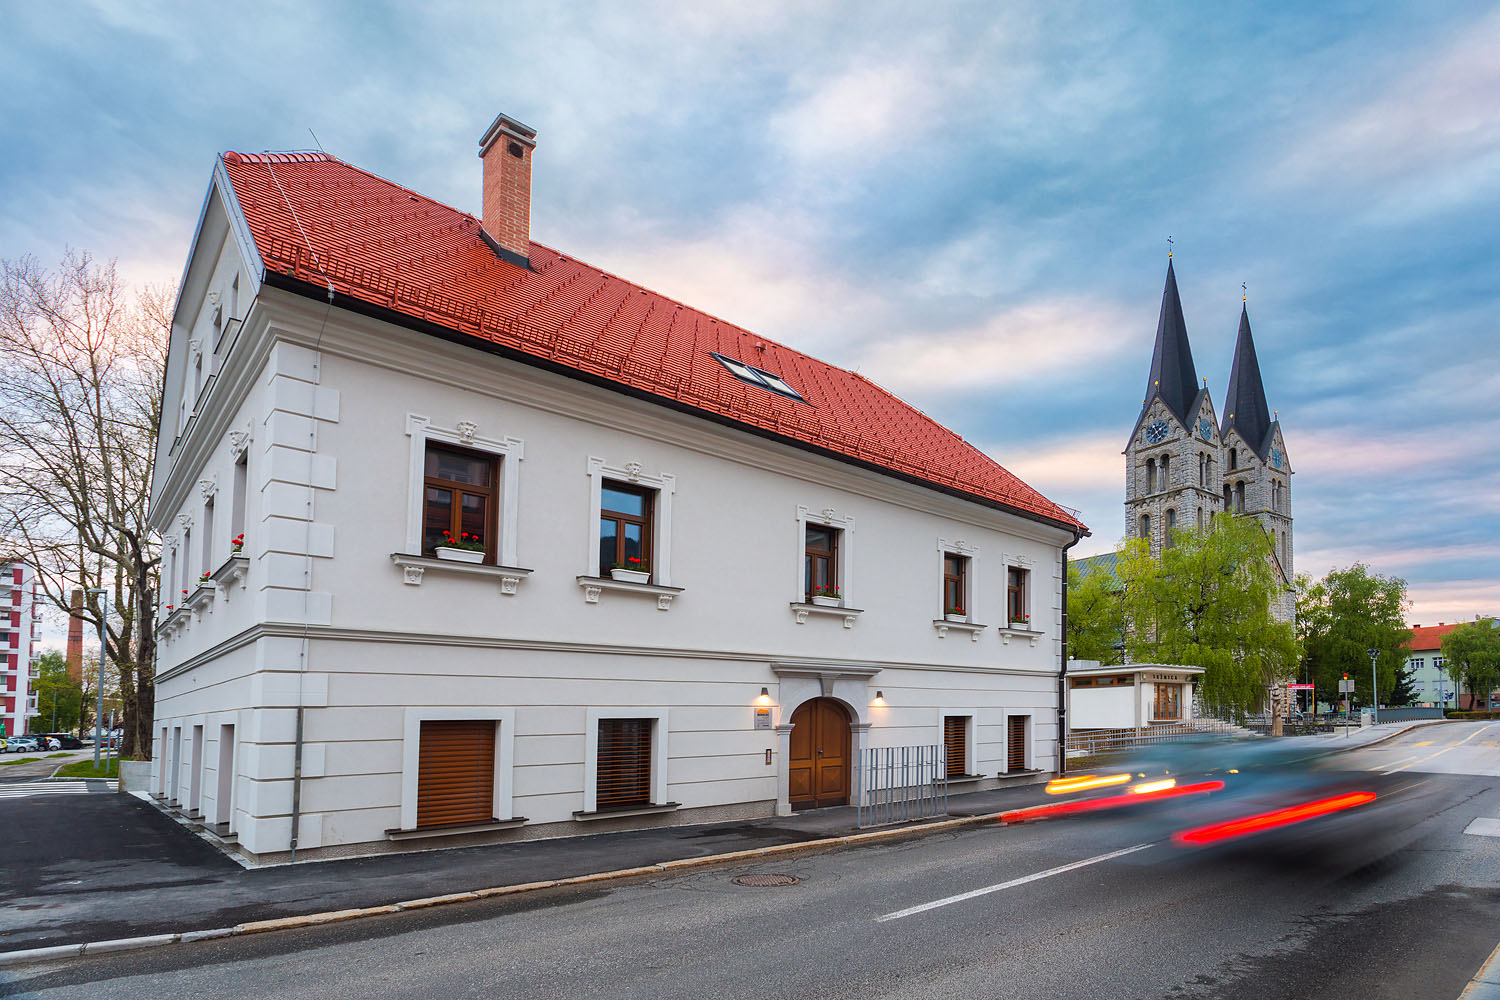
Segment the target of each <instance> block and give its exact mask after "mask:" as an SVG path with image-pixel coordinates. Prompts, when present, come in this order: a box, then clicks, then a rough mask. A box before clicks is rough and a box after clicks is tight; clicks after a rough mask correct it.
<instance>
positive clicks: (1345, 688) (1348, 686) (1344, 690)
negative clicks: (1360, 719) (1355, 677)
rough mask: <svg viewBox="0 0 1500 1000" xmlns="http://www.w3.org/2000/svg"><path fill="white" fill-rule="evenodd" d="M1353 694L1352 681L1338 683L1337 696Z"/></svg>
mask: <svg viewBox="0 0 1500 1000" xmlns="http://www.w3.org/2000/svg"><path fill="white" fill-rule="evenodd" d="M1353 693H1354V682H1353V681H1339V694H1353Z"/></svg>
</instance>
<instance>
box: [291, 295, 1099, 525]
mask: <svg viewBox="0 0 1500 1000" xmlns="http://www.w3.org/2000/svg"><path fill="white" fill-rule="evenodd" d="M264 281H265V283H266V284H268V285H270V286H271V287H273V288H280V289H282V290H284V291H288V292H292V293H293V294H296V295H301V296H303V297H305V298H310V299H317V300H319V301H322V302H326V301H328V300H329V297H330V292H331V291H332V289H331V288H328V287H325V286H323V285H316V284H312V283H311V282H307V281H303V280H301V279H300V278H292V277H289V276H287V275H284V274H282V273H280V272H279V271H272V270H269V269H267V270H266V271H265V276H264ZM337 304H338V306H339V307H340V308H342V309H347V310H349V311H350V312H355V313H359V314H361V315H364V316H370V317H373V318H374V319H379V320H383V321H384V322H387V323H392V324H394V325H396V326H401V327H405V328H406V329H408V330H414V331H416V332H417V333H425V334H427V335H429V336H433V337H437V338H439V339H441V340H446V341H448V342H450V343H453V344H458V345H460V346H462V347H469V348H475V349H478V350H482V351H486V352H488V353H490V354H496V355H499V356H500V357H503V358H506V359H507V360H510V361H516V362H519V363H521V364H523V365H528V366H530V367H532V368H540V369H541V370H543V371H547V372H551V373H553V374H555V375H561V376H563V377H564V378H571V379H574V380H575V381H579V382H586V383H588V384H589V385H593V386H597V387H599V388H601V389H608V390H609V391H611V392H617V393H619V394H621V395H623V396H630V397H632V398H634V399H640V400H644V401H645V402H648V403H654V404H656V405H657V406H664V407H666V408H667V409H670V410H676V411H677V412H679V413H685V414H688V415H689V416H693V417H698V418H699V419H702V420H709V421H712V422H714V423H717V424H722V425H723V426H725V427H729V428H732V429H734V430H737V431H743V432H745V433H747V434H754V435H756V436H757V437H762V438H765V439H766V440H768V441H775V442H777V443H778V444H785V445H791V446H792V447H794V448H799V449H801V450H802V451H807V452H811V453H813V454H814V455H821V456H822V457H824V458H831V459H833V460H834V461H836V462H842V463H844V464H845V465H852V466H854V467H856V468H860V469H865V470H868V471H870V472H875V473H878V474H880V475H883V476H889V477H891V478H892V479H899V480H901V481H903V482H907V483H911V484H912V485H914V486H921V487H923V488H924V489H929V490H934V491H936V492H938V493H943V494H946V495H948V496H951V497H956V498H957V499H960V500H967V501H968V502H970V503H977V504H980V505H982V506H985V507H989V508H992V509H994V510H998V511H1002V512H1004V513H1006V514H1011V515H1013V516H1015V517H1020V518H1024V519H1025V520H1027V521H1033V522H1035V523H1037V524H1042V525H1046V526H1047V527H1049V528H1058V529H1060V530H1062V531H1066V532H1068V533H1070V534H1072V535H1074V536H1075V538H1074V541H1073V542H1071V543H1069V544H1070V545H1074V544H1077V542H1078V539H1080V538H1083V537H1085V536H1087V535H1089V534H1090V532H1089V530H1088V528H1084V527H1082V526H1081V525H1079V524H1077V523H1070V522H1067V521H1059V520H1057V519H1056V518H1050V517H1047V516H1045V515H1043V514H1037V513H1034V512H1033V511H1029V510H1025V509H1023V508H1020V507H1013V506H1011V505H1010V504H1006V503H1002V502H1000V501H998V500H992V499H990V498H989V497H982V496H977V495H975V494H973V493H966V492H964V491H963V490H959V489H954V488H953V487H950V486H944V485H942V484H941V483H934V482H932V481H931V480H927V479H923V478H921V477H920V476H913V475H910V474H909V473H905V472H900V471H897V470H896V469H890V468H887V467H886V466H883V465H879V464H877V463H875V462H867V461H865V460H864V459H860V458H855V457H854V456H852V455H845V454H844V453H842V452H838V451H834V450H833V449H831V448H824V447H822V446H821V445H815V444H812V443H810V442H807V441H801V440H798V439H797V438H794V437H788V436H786V435H783V434H777V433H776V432H774V431H768V430H766V429H765V428H763V427H756V426H754V425H752V424H745V423H741V422H739V421H737V420H731V419H730V418H728V417H725V416H723V415H721V414H718V413H714V412H712V411H711V410H704V409H700V408H699V407H696V406H692V405H690V404H688V403H684V402H681V401H679V400H675V399H669V398H668V397H666V396H661V395H658V394H656V393H654V392H647V391H646V390H644V389H636V388H634V387H632V386H628V385H623V384H621V383H619V382H616V381H613V380H612V379H607V378H603V377H601V376H598V375H593V374H590V373H589V372H585V371H580V370H579V369H577V368H573V367H570V366H568V365H563V364H558V363H557V362H555V361H548V360H547V359H546V358H539V357H537V356H536V355H534V354H528V353H527V352H525V351H518V350H516V349H515V348H512V347H506V346H505V345H504V344H497V343H495V342H494V341H490V340H483V339H480V338H478V337H474V336H471V335H469V334H466V333H459V332H458V331H457V330H453V329H450V328H449V327H446V326H442V325H440V324H438V323H432V322H429V321H427V320H422V319H418V318H417V317H415V316H408V315H406V314H405V313H403V312H399V311H397V310H395V309H390V308H388V307H386V306H378V305H375V304H374V303H373V302H366V301H364V300H363V299H360V298H356V297H354V296H352V295H345V296H344V297H343V298H341V299H340V300H339V301H338V303H337ZM1080 529H1081V533H1080Z"/></svg>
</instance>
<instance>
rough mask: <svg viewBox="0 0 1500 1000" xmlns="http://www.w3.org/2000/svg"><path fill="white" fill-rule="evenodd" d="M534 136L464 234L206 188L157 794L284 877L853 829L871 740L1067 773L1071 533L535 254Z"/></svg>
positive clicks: (993, 768)
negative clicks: (385, 855)
mask: <svg viewBox="0 0 1500 1000" xmlns="http://www.w3.org/2000/svg"><path fill="white" fill-rule="evenodd" d="M535 139H536V135H535V133H534V132H533V131H531V130H530V129H527V128H526V127H525V126H523V125H521V124H520V123H518V122H515V121H513V120H511V119H508V118H505V117H504V116H502V117H501V118H499V119H497V121H496V122H495V124H494V125H492V126H491V128H490V129H489V130H488V131H487V132H486V133H485V137H484V139H483V141H482V143H481V156H482V157H483V172H484V178H483V188H482V190H483V219H482V221H481V220H480V219H476V218H474V217H473V216H469V215H465V214H463V213H461V212H459V211H457V210H454V209H451V208H448V207H446V206H443V205H440V204H438V203H436V202H433V201H430V200H429V199H426V198H424V197H422V196H421V195H419V194H416V193H415V192H410V191H407V190H406V189H404V188H401V187H399V186H397V185H396V184H393V183H391V182H389V181H385V180H382V179H380V178H377V177H374V176H372V175H370V174H367V173H365V172H363V171H360V170H358V169H357V168H355V167H352V166H349V165H348V164H345V163H342V162H340V161H338V160H335V159H332V158H330V157H327V156H324V155H321V154H318V155H309V154H263V155H254V156H251V155H241V154H236V153H226V154H224V155H223V156H221V157H220V158H218V159H217V160H216V162H215V166H214V171H213V177H212V181H211V183H210V186H209V190H208V193H207V197H206V200H205V204H204V208H203V214H202V218H201V221H200V223H199V227H198V231H197V234H196V236H195V238H194V242H193V245H192V249H191V251H190V254H189V258H188V262H187V267H186V270H185V272H184V277H183V281H182V290H181V296H180V300H179V303H178V307H177V313H176V317H175V322H174V327H173V333H172V342H171V349H170V355H169V362H168V372H167V397H166V404H165V412H166V414H167V416H166V417H165V419H164V426H163V428H162V434H161V439H160V445H159V448H158V453H157V459H156V472H155V480H154V485H153V514H152V518H153V524H154V525H155V527H156V528H157V529H158V530H159V531H160V532H162V534H163V536H164V540H165V546H164V552H165V559H164V579H165V580H166V581H167V582H166V584H165V585H164V588H163V589H164V592H165V593H169V594H174V595H176V599H175V600H171V601H170V602H169V603H170V605H171V606H170V607H168V606H166V605H165V604H164V606H163V608H162V609H161V615H160V619H159V621H158V623H157V628H158V629H159V630H160V634H161V636H162V638H163V640H164V641H163V644H162V647H161V661H160V664H159V667H158V675H157V701H156V720H157V731H156V734H155V747H154V761H155V763H154V765H153V767H154V770H153V778H152V790H153V792H154V793H155V794H156V795H157V796H158V797H159V798H160V799H162V800H164V801H166V802H169V803H172V804H175V805H177V806H178V808H180V809H182V810H183V811H184V812H186V813H187V814H188V815H190V816H196V817H199V818H201V819H202V821H203V822H204V823H205V825H207V826H208V827H209V829H211V830H215V831H217V832H218V833H220V834H222V835H224V836H226V837H232V838H233V839H235V840H236V841H237V843H238V846H239V849H240V850H242V851H243V852H244V853H246V854H247V855H249V856H251V857H254V858H259V859H277V858H282V857H284V856H286V854H287V852H289V851H290V850H291V849H292V848H293V846H295V848H296V850H297V856H298V857H305V856H317V855H319V854H323V855H331V854H339V853H359V852H368V851H377V850H391V849H401V848H403V847H434V846H446V845H457V844H468V843H480V842H489V841H496V840H506V839H527V838H535V837H548V836H562V835H571V834H578V833H592V832H597V831H599V830H601V829H615V828H621V827H629V826H643V825H655V824H664V823H692V822H704V821H710V820H718V819H727V818H740V817H753V816H766V815H773V814H775V813H777V812H782V813H785V812H788V811H790V810H792V809H798V808H806V807H813V806H821V805H829V804H836V803H842V802H845V801H847V800H848V799H849V796H850V795H851V794H852V787H851V772H852V769H853V764H854V761H855V759H856V757H857V754H858V752H859V750H860V748H861V747H875V746H897V745H914V744H936V743H945V742H946V744H947V745H948V746H950V747H955V748H957V749H956V751H955V753H956V756H955V760H954V764H953V765H952V767H951V770H952V771H953V773H954V774H955V776H959V774H960V772H961V774H962V776H964V779H965V780H967V781H970V782H972V785H973V787H984V786H985V785H987V784H992V783H994V782H996V781H998V780H1002V779H1003V777H1004V776H1006V775H1010V776H1015V775H1018V774H1023V773H1035V772H1038V771H1040V772H1049V771H1051V770H1052V769H1053V768H1054V767H1055V765H1056V760H1057V737H1058V731H1059V699H1060V696H1061V691H1060V684H1059V665H1060V662H1061V660H1060V657H1061V656H1062V654H1063V650H1062V629H1061V625H1062V621H1061V619H1062V609H1063V600H1064V594H1063V586H1062V585H1063V581H1064V580H1065V574H1064V573H1063V561H1064V558H1065V547H1066V546H1068V545H1070V544H1072V543H1074V542H1075V541H1076V540H1077V539H1078V537H1080V535H1082V534H1085V533H1086V529H1084V527H1083V526H1082V525H1081V524H1080V523H1079V522H1078V521H1077V518H1076V516H1075V515H1074V513H1073V512H1071V511H1068V510H1066V509H1064V508H1062V507H1059V506H1057V505H1056V504H1054V503H1052V502H1051V501H1049V500H1047V499H1046V498H1044V497H1042V496H1040V495H1039V494H1037V493H1036V492H1035V491H1034V490H1032V489H1030V488H1029V487H1027V486H1026V485H1025V484H1024V483H1022V482H1020V481H1019V480H1018V479H1016V478H1015V477H1014V476H1011V475H1010V474H1009V473H1008V472H1006V471H1005V470H1004V469H1003V468H1001V467H1000V466H999V465H997V464H996V463H995V462H994V461H993V460H991V459H989V458H988V457H986V456H985V455H983V454H982V453H981V452H979V451H978V450H977V449H975V448H973V447H972V446H970V445H968V444H966V443H965V442H964V441H963V440H962V439H961V438H959V437H958V436H957V435H955V434H953V433H952V432H950V431H947V430H945V429H944V428H942V427H940V426H938V425H937V424H936V423H934V422H932V421H931V420H929V419H928V418H926V417H925V416H923V415H922V414H920V413H918V412H917V411H916V410H914V409H912V408H911V407H909V406H906V405H905V404H903V403H901V402H900V401H899V400H897V399H896V398H895V397H893V396H891V395H889V394H888V393H886V392H884V391H883V390H881V389H880V388H879V387H877V386H875V385H873V384H872V383H870V382H869V381H868V380H866V379H863V378H861V377H860V376H858V375H856V374H853V373H850V372H847V371H844V370H842V369H838V368H835V367H833V366H829V365H826V364H824V363H823V362H821V361H818V360H816V359H814V358H811V357H808V356H807V355H804V354H801V353H799V352H797V351H795V350H792V349H790V348H788V347H785V346H782V345H780V344H776V343H774V342H771V341H768V340H765V339H764V338H761V337H759V336H757V335H755V334H753V333H750V332H749V331H746V330H743V329H740V328H738V327H735V326H733V325H731V324H729V323H727V322H725V321H723V320H720V319H716V318H714V317H711V316H708V315H706V314H704V313H701V312H698V311H696V310H693V309H691V308H690V307H688V306H686V305H683V304H679V303H677V302H674V301H672V300H670V299H667V298H665V297H663V296H660V295H657V294H655V293H653V292H650V291H649V290H647V289H644V288H641V287H639V286H637V285H634V284H631V283H630V282H628V281H624V280H622V279H620V278H618V277H615V276H613V275H609V274H607V273H605V272H602V271H600V270H598V269H596V268H593V267H590V266H589V265H586V264H583V263H582V262H580V261H577V260H575V259H573V258H571V257H568V256H566V255H565V254H562V253H559V252H558V251H555V250H552V249H549V248H547V247H544V246H542V245H540V244H537V243H534V242H532V241H531V239H530V221H529V219H530V192H531V183H530V182H531V169H532V156H533V153H534V150H535ZM477 183H478V178H477V177H476V184H477ZM481 227H482V228H481ZM808 321H809V322H816V321H817V318H816V317H814V316H810V317H808ZM445 530H446V531H451V532H452V533H453V534H454V535H455V536H457V537H458V540H459V541H460V542H461V543H462V542H465V541H466V540H465V539H464V538H463V537H462V536H464V535H465V534H468V535H470V536H472V537H471V538H470V539H468V540H467V543H468V544H471V545H472V546H473V549H472V551H471V552H469V553H465V552H463V551H451V550H450V548H451V547H449V546H445V545H443V544H442V543H443V542H444V540H445V539H444V538H443V537H442V533H443V531H445ZM439 549H443V550H444V551H439ZM465 558H468V559H474V560H477V561H473V562H468V561H460V560H461V559H465ZM632 574H635V576H634V579H631V578H630V577H631V575H632Z"/></svg>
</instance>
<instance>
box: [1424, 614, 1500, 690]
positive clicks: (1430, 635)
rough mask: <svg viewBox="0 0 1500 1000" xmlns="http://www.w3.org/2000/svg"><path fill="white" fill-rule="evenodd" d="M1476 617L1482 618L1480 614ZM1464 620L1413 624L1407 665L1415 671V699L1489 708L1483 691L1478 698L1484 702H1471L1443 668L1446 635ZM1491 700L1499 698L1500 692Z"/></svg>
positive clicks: (1477, 618)
mask: <svg viewBox="0 0 1500 1000" xmlns="http://www.w3.org/2000/svg"><path fill="white" fill-rule="evenodd" d="M1474 620H1475V621H1479V620H1480V618H1479V617H1478V616H1476V617H1475V619H1474ZM1464 624H1467V623H1465V622H1438V623H1437V624H1436V625H1413V626H1412V627H1411V644H1410V646H1409V647H1408V648H1407V651H1406V666H1407V669H1409V670H1410V671H1411V672H1412V685H1413V688H1414V689H1415V691H1416V702H1417V703H1418V704H1424V705H1437V706H1447V707H1449V708H1463V709H1467V708H1471V707H1477V708H1488V707H1489V703H1488V702H1486V699H1485V697H1484V695H1483V694H1482V693H1481V695H1480V696H1479V697H1478V698H1477V699H1473V700H1477V701H1479V702H1484V704H1479V705H1471V704H1470V701H1471V698H1470V696H1469V693H1468V692H1467V691H1456V690H1455V687H1456V686H1455V685H1454V683H1453V678H1451V677H1449V676H1448V672H1447V671H1446V670H1445V669H1444V668H1445V667H1446V665H1447V661H1446V660H1445V659H1444V658H1443V637H1444V636H1446V635H1448V633H1450V632H1452V631H1453V630H1454V629H1456V628H1458V627H1459V626H1460V625H1464ZM1490 700H1491V701H1494V700H1500V692H1497V694H1496V696H1495V697H1494V698H1491V699H1490Z"/></svg>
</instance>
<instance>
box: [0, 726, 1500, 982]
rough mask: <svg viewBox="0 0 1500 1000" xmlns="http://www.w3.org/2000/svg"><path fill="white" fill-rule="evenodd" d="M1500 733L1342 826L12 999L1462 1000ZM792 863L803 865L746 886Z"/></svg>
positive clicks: (1165, 845) (204, 960) (837, 873)
mask: <svg viewBox="0 0 1500 1000" xmlns="http://www.w3.org/2000/svg"><path fill="white" fill-rule="evenodd" d="M1497 743H1500V723H1488V724H1487V723H1462V724H1450V725H1443V726H1434V727H1428V728H1425V729H1420V730H1415V731H1412V732H1410V733H1408V734H1406V735H1405V736H1403V737H1402V738H1399V739H1397V740H1394V741H1392V742H1391V743H1389V744H1385V745H1382V746H1380V747H1372V748H1367V749H1364V750H1359V751H1354V752H1351V753H1347V754H1343V755H1340V756H1339V758H1338V766H1339V770H1340V772H1341V773H1340V774H1339V775H1337V778H1338V780H1339V781H1341V782H1343V783H1344V785H1345V786H1346V787H1349V786H1357V787H1366V786H1367V787H1370V788H1372V789H1378V791H1379V795H1380V799H1379V803H1380V810H1381V811H1375V807H1374V806H1373V805H1372V806H1371V811H1370V812H1368V813H1366V814H1360V813H1359V812H1358V811H1357V810H1349V811H1348V812H1347V814H1343V815H1342V819H1341V821H1339V822H1330V824H1329V825H1328V826H1326V827H1325V828H1324V829H1325V830H1326V831H1327V832H1326V834H1325V835H1324V836H1322V837H1320V838H1318V839H1309V838H1308V837H1306V836H1302V837H1299V838H1298V839H1295V840H1292V841H1289V842H1288V841H1274V840H1273V841H1264V840H1261V841H1246V842H1244V843H1243V844H1242V845H1240V846H1238V847H1236V848H1234V849H1228V850H1225V849H1218V850H1214V851H1212V852H1187V851H1184V850H1182V849H1180V848H1178V847H1175V846H1174V845H1173V844H1172V843H1170V842H1169V841H1167V840H1164V839H1163V838H1162V837H1161V836H1160V817H1158V818H1157V822H1155V823H1151V824H1146V823H1142V822H1140V821H1139V820H1136V819H1105V820H1097V821H1081V820H1073V819H1068V820H1055V821H1049V822H1045V823H1038V824H1035V825H1026V826H1021V827H1008V828H1004V829H1000V828H993V827H991V828H980V829H972V830H966V831H964V832H961V833H954V834H950V835H944V836H936V837H928V838H924V839H921V840H914V841H908V842H900V843H894V844H890V845H886V846H879V847H869V848H864V849H857V850H846V851H839V852H834V853H828V854H821V855H815V856H810V857H804V858H797V859H791V860H788V861H785V862H781V863H778V864H776V865H774V866H772V867H771V868H769V869H767V868H764V867H747V868H715V869H711V870H703V871H698V872H692V873H688V874H684V875H680V876H672V877H653V878H647V879H639V880H629V881H620V882H612V883H606V884H602V885H600V886H598V887H594V888H591V889H572V890H550V891H545V892H540V893H533V894H528V895H526V896H522V897H515V898H511V899H509V900H503V899H502V900H494V901H487V900H486V901H478V902H474V903H466V904H460V905H455V906H448V907H442V908H437V909H432V910H423V911H414V912H410V913H405V914H401V915H397V916H393V917H383V918H376V919H370V920H363V921H358V922H354V923H347V924H335V925H329V926H326V927H322V928H314V929H310V930H299V931H292V932H282V933H276V934H264V935H256V936H251V937H245V938H233V939H227V940H221V941H214V942H204V943H200V944H194V945H180V946H172V947H167V948H160V949H154V950H150V951H143V952H134V953H126V954H120V955H116V956H110V955H104V956H100V957H98V958H93V959H85V960H81V961H74V962H71V963H67V964H57V965H50V966H38V967H34V968H26V969H10V970H5V971H4V972H0V995H3V996H37V997H46V998H64V997H90V998H97V997H101V996H107V997H153V998H155V997H160V996H173V997H200V996H201V997H221V996H228V995H233V996H236V997H239V998H247V1000H249V998H273V997H278V998H279V997H318V998H324V1000H341V998H351V1000H352V998H361V1000H364V998H370V997H408V996H409V997H428V996H430V997H441V998H444V1000H448V998H465V997H485V998H493V997H517V998H530V997H547V998H553V997H652V998H656V997H661V998H672V997H694V998H698V997H939V996H941V997H1026V998H1030V997H1045V998H1048V1000H1068V998H1088V1000H1094V998H1100V997H1108V998H1110V1000H1128V998H1135V997H1141V998H1146V997H1153V998H1154V997H1163V998H1173V1000H1176V998H1188V997H1200V998H1218V1000H1237V998H1254V1000H1268V998H1283V997H1286V998H1301V997H1318V998H1330V1000H1337V998H1357V1000H1383V998H1391V1000H1395V998H1400V1000H1426V998H1432V1000H1452V998H1455V997H1457V996H1458V994H1459V993H1460V991H1461V990H1462V989H1463V987H1464V985H1465V984H1466V983H1467V982H1468V980H1469V978H1470V976H1472V975H1473V974H1474V972H1475V970H1476V969H1477V968H1478V967H1479V965H1480V964H1481V963H1482V962H1483V961H1484V960H1485V958H1486V956H1487V955H1488V954H1489V953H1490V951H1491V949H1493V948H1494V947H1495V945H1496V941H1497V939H1500V837H1494V836H1479V835H1475V834H1473V833H1465V830H1466V829H1467V828H1470V826H1471V823H1473V821H1474V820H1476V819H1483V818H1500V747H1497ZM1361 808H1364V807H1361ZM1318 822H1322V821H1318ZM1301 829H1302V830H1303V831H1304V833H1305V831H1308V830H1312V829H1313V827H1312V826H1311V825H1308V826H1306V827H1303V828H1301ZM1273 836H1274V835H1273ZM768 870H769V871H774V872H778V873H785V874H790V875H794V876H796V877H798V878H799V879H801V881H800V882H799V883H798V884H796V885H792V886H788V887H783V888H749V887H743V886H739V885H736V884H734V883H733V882H731V879H732V878H733V877H734V876H736V875H739V874H744V873H747V872H752V871H760V872H764V871H768ZM981 890H986V891H981ZM883 918H884V919H883Z"/></svg>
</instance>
